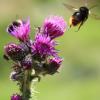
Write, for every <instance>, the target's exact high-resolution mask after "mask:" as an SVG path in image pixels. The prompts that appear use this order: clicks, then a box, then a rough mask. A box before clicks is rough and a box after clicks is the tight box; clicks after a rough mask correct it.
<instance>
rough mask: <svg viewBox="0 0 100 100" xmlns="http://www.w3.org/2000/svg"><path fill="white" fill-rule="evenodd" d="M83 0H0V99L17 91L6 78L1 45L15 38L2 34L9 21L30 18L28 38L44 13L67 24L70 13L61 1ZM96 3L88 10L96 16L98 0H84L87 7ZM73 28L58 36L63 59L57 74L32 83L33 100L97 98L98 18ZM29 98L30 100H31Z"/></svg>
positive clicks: (99, 99) (99, 98)
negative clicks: (61, 19) (34, 92)
mask: <svg viewBox="0 0 100 100" xmlns="http://www.w3.org/2000/svg"><path fill="white" fill-rule="evenodd" d="M84 1H85V0H0V100H10V95H12V93H16V91H18V87H17V86H16V83H15V82H12V81H11V80H9V74H10V72H11V66H12V63H11V61H9V62H7V61H5V60H4V59H3V57H2V55H3V47H4V45H5V44H7V43H8V42H17V40H16V39H15V38H14V37H12V36H10V35H9V34H8V33H6V27H7V25H8V24H9V23H11V22H12V21H13V20H16V19H18V18H27V16H29V17H30V20H31V28H32V31H33V32H31V33H32V37H33V36H34V26H40V25H42V23H43V20H44V19H45V17H47V16H48V15H59V16H63V17H64V19H65V20H66V22H67V23H68V21H69V17H70V16H71V14H72V12H70V11H68V10H67V9H66V8H65V7H63V5H62V3H63V2H65V3H67V4H71V5H74V6H75V7H79V6H81V5H84ZM94 4H98V7H96V8H94V9H93V10H92V12H93V13H95V14H97V15H99V16H100V0H88V6H92V5H94ZM76 30H77V27H75V28H72V29H69V30H68V31H66V33H65V34H64V36H62V37H61V38H58V39H57V41H58V42H59V43H60V45H59V46H58V47H57V49H59V50H61V52H60V55H61V56H62V57H63V58H64V62H63V65H62V67H61V69H60V73H58V74H55V75H54V76H46V77H44V78H42V80H41V82H39V83H38V82H37V83H36V84H35V90H36V91H37V92H38V93H36V94H35V95H34V98H35V99H34V100H100V20H95V19H92V18H91V17H89V19H88V20H87V22H86V23H85V24H84V25H83V26H82V28H81V29H80V31H79V32H75V31H76ZM32 100H33V99H32Z"/></svg>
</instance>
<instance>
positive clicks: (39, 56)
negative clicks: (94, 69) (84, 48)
mask: <svg viewBox="0 0 100 100" xmlns="http://www.w3.org/2000/svg"><path fill="white" fill-rule="evenodd" d="M66 27H67V25H66V22H65V21H64V19H63V18H62V17H59V16H49V17H47V18H46V19H45V21H44V22H43V24H42V25H41V27H38V29H37V31H36V32H35V38H34V40H32V39H30V36H29V35H30V30H31V28H30V20H29V18H28V19H26V20H16V21H13V22H12V23H11V24H10V25H9V26H8V27H7V32H8V33H9V34H11V35H12V36H14V37H15V38H16V39H18V40H19V43H18V44H16V43H13V42H11V43H8V44H7V45H5V46H4V57H5V58H6V59H7V60H12V61H13V66H12V67H11V68H12V72H11V74H10V78H11V79H12V80H13V81H16V83H17V85H18V86H19V89H20V92H19V93H14V94H13V95H12V96H11V100H29V99H30V98H31V97H32V96H31V83H32V81H33V80H35V79H36V78H37V79H38V81H40V79H41V76H45V75H53V74H55V73H56V72H58V69H59V67H60V66H61V63H62V58H61V57H59V55H58V51H57V50H56V48H55V47H56V45H58V43H57V42H56V41H55V38H57V37H60V36H62V35H63V34H64V32H65V31H66ZM33 72H34V73H33Z"/></svg>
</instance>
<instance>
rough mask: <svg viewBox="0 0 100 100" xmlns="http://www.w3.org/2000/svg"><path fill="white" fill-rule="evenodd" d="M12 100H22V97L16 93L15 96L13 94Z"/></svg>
mask: <svg viewBox="0 0 100 100" xmlns="http://www.w3.org/2000/svg"><path fill="white" fill-rule="evenodd" d="M11 100H22V97H21V96H20V95H18V94H14V95H13V96H11Z"/></svg>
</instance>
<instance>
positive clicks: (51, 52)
mask: <svg viewBox="0 0 100 100" xmlns="http://www.w3.org/2000/svg"><path fill="white" fill-rule="evenodd" d="M55 45H56V43H55V41H53V40H51V38H50V37H49V36H47V35H46V34H37V35H36V37H35V41H34V44H33V46H32V51H33V54H34V55H39V56H41V57H44V56H46V57H47V56H56V55H57V51H56V50H55Z"/></svg>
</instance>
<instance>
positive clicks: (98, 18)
mask: <svg viewBox="0 0 100 100" xmlns="http://www.w3.org/2000/svg"><path fill="white" fill-rule="evenodd" d="M90 17H91V18H94V19H96V20H100V16H98V15H96V14H94V13H90Z"/></svg>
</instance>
